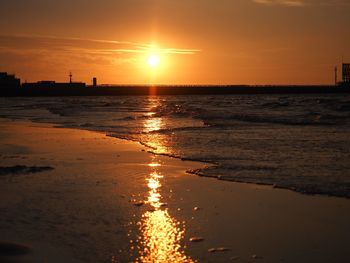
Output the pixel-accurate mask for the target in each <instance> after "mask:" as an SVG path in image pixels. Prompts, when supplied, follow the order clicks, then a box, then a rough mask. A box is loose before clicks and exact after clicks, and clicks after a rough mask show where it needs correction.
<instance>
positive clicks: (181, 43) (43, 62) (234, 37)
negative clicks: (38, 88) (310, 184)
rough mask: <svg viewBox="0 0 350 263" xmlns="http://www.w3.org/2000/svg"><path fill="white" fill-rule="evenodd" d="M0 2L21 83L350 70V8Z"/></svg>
mask: <svg viewBox="0 0 350 263" xmlns="http://www.w3.org/2000/svg"><path fill="white" fill-rule="evenodd" d="M0 1H1V8H0V71H7V72H10V73H15V74H16V75H17V76H18V77H20V78H21V80H22V82H24V81H28V82H33V81H38V80H56V81H68V79H69V78H68V75H69V72H72V74H73V80H74V81H84V82H86V83H88V84H90V83H91V79H92V78H93V77H97V80H98V83H99V84H149V83H153V84H186V85H188V84H253V85H254V84H267V85H269V84H329V83H334V67H335V66H336V65H338V68H339V75H340V73H341V72H340V64H341V62H342V60H344V61H345V62H350V33H349V32H350V31H349V25H350V15H349V13H350V0H60V1H54V0H0ZM152 54H155V55H156V56H158V57H159V60H160V63H159V65H157V66H156V67H150V65H149V64H148V63H147V61H148V57H149V56H150V55H152Z"/></svg>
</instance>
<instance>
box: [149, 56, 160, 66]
mask: <svg viewBox="0 0 350 263" xmlns="http://www.w3.org/2000/svg"><path fill="white" fill-rule="evenodd" d="M159 62H160V58H159V56H158V55H155V54H152V55H150V56H149V57H148V65H149V66H150V67H151V68H155V67H157V66H158V65H159Z"/></svg>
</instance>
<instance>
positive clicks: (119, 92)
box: [0, 64, 350, 97]
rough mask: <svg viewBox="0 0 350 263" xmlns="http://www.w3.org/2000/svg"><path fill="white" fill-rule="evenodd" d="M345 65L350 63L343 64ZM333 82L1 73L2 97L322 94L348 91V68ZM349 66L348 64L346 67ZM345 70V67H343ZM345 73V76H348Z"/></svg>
mask: <svg viewBox="0 0 350 263" xmlns="http://www.w3.org/2000/svg"><path fill="white" fill-rule="evenodd" d="M344 65H345V67H346V66H347V65H350V64H344ZM344 65H343V80H344V81H343V82H339V83H336V84H335V85H254V86H252V85H100V86H98V85H96V82H97V81H96V78H94V80H93V83H94V84H93V85H92V86H87V85H86V84H85V83H83V82H72V80H71V74H70V75H69V76H70V82H68V83H58V82H55V81H39V82H36V83H23V84H22V85H21V84H20V80H19V79H18V78H16V77H15V75H8V74H7V73H0V74H1V75H0V77H1V78H0V96H1V97H31V96H35V97H37V96H129V95H130V96H134V95H224V94H324V93H350V82H349V79H350V78H349V76H348V75H350V73H349V70H344ZM349 68H350V66H349ZM346 69H348V68H347V67H346ZM347 74H348V75H347ZM344 75H345V76H344Z"/></svg>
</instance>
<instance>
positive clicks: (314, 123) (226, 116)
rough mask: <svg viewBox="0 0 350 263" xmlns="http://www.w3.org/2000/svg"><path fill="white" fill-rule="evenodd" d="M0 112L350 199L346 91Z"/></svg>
mask: <svg viewBox="0 0 350 263" xmlns="http://www.w3.org/2000/svg"><path fill="white" fill-rule="evenodd" d="M0 117H1V118H9V119H15V120H29V121H32V122H40V123H52V124H55V126H58V127H68V128H77V129H84V130H92V131H99V132H103V133H106V134H107V135H108V136H112V137H116V138H121V139H125V140H132V141H136V142H139V143H141V144H143V145H144V146H145V147H147V149H148V151H150V152H152V153H153V154H160V155H168V156H170V157H174V158H181V159H183V160H193V161H199V162H204V163H206V164H207V165H206V166H205V167H204V168H202V169H198V170H193V171H188V172H190V173H194V174H197V175H200V176H207V177H216V178H218V179H220V180H226V181H234V182H240V183H254V184H266V185H272V186H273V187H277V188H285V189H290V190H293V191H297V192H301V193H304V194H320V195H328V196H337V197H345V198H350V95H349V94H324V95H315V94H308V95H301V94H299V95H211V96H204V95H191V96H115V97H27V98H0Z"/></svg>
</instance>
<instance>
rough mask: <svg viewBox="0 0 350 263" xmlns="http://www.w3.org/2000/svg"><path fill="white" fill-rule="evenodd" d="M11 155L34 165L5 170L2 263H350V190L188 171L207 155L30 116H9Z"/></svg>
mask: <svg viewBox="0 0 350 263" xmlns="http://www.w3.org/2000/svg"><path fill="white" fill-rule="evenodd" d="M0 160H1V162H0V166H1V168H2V169H3V170H4V169H5V170H6V171H9V170H10V171H11V169H12V168H13V167H15V166H18V165H21V166H22V167H25V169H24V170H23V173H13V174H11V173H10V174H9V173H7V174H6V175H2V176H0V200H1V201H0V213H1V217H0V242H2V243H0V261H1V262H180V261H182V262H191V261H199V262H350V253H349V249H350V247H349V244H350V234H349V233H350V224H349V222H350V200H348V199H342V198H331V197H324V196H307V195H302V194H299V193H294V192H292V191H288V190H281V189H273V188H272V187H267V186H259V185H253V184H238V183H232V182H224V181H219V180H217V179H212V178H202V177H198V176H196V175H191V174H187V173H186V170H190V169H197V168H200V167H201V166H203V165H204V164H202V163H195V162H187V161H186V162H185V161H181V160H178V159H173V158H168V157H165V156H155V155H152V154H150V153H147V149H146V148H144V147H143V146H141V145H139V144H138V143H135V142H129V141H123V140H119V139H115V138H111V137H108V136H106V135H104V134H101V133H96V132H89V131H81V130H74V129H63V128H53V127H51V126H50V125H44V124H33V123H29V122H12V121H9V120H1V121H0ZM9 167H10V168H11V169H8V168H9ZM26 167H50V168H53V169H43V170H42V169H36V168H35V169H34V171H35V172H33V173H29V172H28V169H26ZM15 170H18V167H17V168H16V169H15ZM191 238H194V239H192V242H191V241H190V239H191ZM195 241H197V242H195ZM9 242H11V243H14V244H15V247H17V245H18V246H19V247H21V248H24V251H25V252H23V251H22V252H23V253H17V254H18V255H13V254H11V255H10V254H8V253H6V251H5V252H4V249H2V248H4V244H5V245H8V243H9ZM5 247H6V246H5ZM7 252H8V251H7ZM14 254H16V253H14Z"/></svg>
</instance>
